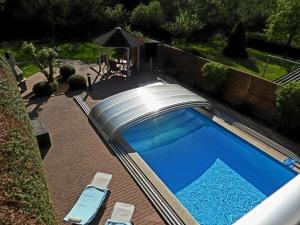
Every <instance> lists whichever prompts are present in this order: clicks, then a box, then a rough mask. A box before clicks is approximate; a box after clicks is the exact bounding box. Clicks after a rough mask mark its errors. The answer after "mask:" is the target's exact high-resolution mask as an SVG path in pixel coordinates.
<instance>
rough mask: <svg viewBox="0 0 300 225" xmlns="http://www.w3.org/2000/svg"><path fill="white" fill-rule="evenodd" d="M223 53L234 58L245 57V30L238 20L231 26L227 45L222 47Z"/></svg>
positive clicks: (246, 55) (246, 54)
mask: <svg viewBox="0 0 300 225" xmlns="http://www.w3.org/2000/svg"><path fill="white" fill-rule="evenodd" d="M223 54H224V55H226V56H228V57H234V58H247V57H248V53H247V49H246V31H245V27H244V24H243V23H242V22H239V23H237V24H236V25H235V27H234V28H233V30H232V32H231V34H230V36H229V38H228V41H227V45H226V46H225V48H224V49H223Z"/></svg>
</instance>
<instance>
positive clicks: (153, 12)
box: [130, 1, 166, 29]
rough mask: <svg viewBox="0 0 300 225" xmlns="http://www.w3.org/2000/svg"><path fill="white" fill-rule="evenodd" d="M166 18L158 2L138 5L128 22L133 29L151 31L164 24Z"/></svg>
mask: <svg viewBox="0 0 300 225" xmlns="http://www.w3.org/2000/svg"><path fill="white" fill-rule="evenodd" d="M165 19H166V16H165V14H164V11H163V9H162V7H161V5H160V2H159V1H151V2H150V3H149V4H148V5H145V4H143V3H140V4H139V5H138V6H137V7H136V8H135V9H134V10H133V11H132V14H131V17H130V22H131V24H132V25H133V26H134V27H135V28H141V29H153V28H155V27H159V26H160V25H162V24H163V23H164V22H165Z"/></svg>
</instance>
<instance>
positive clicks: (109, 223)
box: [105, 220, 132, 225]
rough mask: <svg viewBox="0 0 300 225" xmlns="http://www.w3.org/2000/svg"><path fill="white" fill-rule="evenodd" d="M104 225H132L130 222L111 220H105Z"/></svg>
mask: <svg viewBox="0 0 300 225" xmlns="http://www.w3.org/2000/svg"><path fill="white" fill-rule="evenodd" d="M105 225H132V223H124V222H118V221H113V220H107V222H106V223H105Z"/></svg>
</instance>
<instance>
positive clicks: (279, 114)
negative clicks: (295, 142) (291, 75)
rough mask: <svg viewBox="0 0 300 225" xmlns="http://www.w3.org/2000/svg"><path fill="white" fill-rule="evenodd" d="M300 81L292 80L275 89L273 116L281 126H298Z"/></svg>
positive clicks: (299, 120) (299, 124)
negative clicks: (274, 110)
mask: <svg viewBox="0 0 300 225" xmlns="http://www.w3.org/2000/svg"><path fill="white" fill-rule="evenodd" d="M299 115H300V82H292V83H289V84H287V85H285V86H282V87H279V88H278V89H277V91H276V112H275V117H276V119H277V121H278V122H279V125H280V126H281V127H283V128H290V129H293V128H300V119H299Z"/></svg>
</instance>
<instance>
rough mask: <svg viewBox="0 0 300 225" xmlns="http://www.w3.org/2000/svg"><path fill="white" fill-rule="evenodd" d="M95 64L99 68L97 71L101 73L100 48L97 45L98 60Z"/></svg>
mask: <svg viewBox="0 0 300 225" xmlns="http://www.w3.org/2000/svg"><path fill="white" fill-rule="evenodd" d="M97 61H98V62H97V63H98V67H99V71H101V64H102V62H101V55H100V46H99V45H98V59H97Z"/></svg>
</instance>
